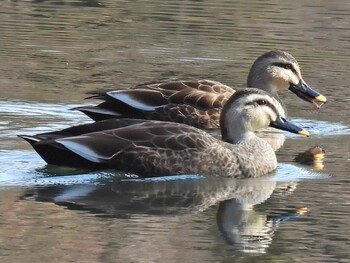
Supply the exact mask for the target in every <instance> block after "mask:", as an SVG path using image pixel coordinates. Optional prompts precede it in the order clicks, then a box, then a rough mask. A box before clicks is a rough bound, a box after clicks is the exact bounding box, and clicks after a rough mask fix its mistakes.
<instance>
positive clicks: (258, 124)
mask: <svg viewBox="0 0 350 263" xmlns="http://www.w3.org/2000/svg"><path fill="white" fill-rule="evenodd" d="M268 126H269V123H267V121H266V119H265V118H255V120H254V121H253V130H259V129H261V128H264V127H268Z"/></svg>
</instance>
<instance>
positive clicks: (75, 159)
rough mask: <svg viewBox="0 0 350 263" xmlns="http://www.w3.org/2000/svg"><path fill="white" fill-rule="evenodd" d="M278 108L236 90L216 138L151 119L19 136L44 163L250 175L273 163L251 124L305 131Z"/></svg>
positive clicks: (256, 92) (143, 172) (258, 93)
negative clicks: (56, 135) (71, 131)
mask: <svg viewBox="0 0 350 263" xmlns="http://www.w3.org/2000/svg"><path fill="white" fill-rule="evenodd" d="M283 114H284V111H283V107H282V105H281V104H280V102H279V101H278V100H277V99H276V98H274V97H273V96H271V95H270V94H269V93H267V92H265V91H263V90H260V89H255V88H249V89H242V90H239V91H237V92H235V93H234V94H233V95H232V96H231V97H230V99H229V100H228V101H227V103H226V104H225V105H224V107H223V110H222V113H221V118H220V129H221V135H222V136H221V137H222V139H221V140H219V139H217V138H215V137H213V136H211V135H209V134H208V133H207V132H206V131H204V130H201V129H198V128H196V127H193V126H190V125H187V124H183V123H175V122H165V121H154V120H148V121H145V122H141V123H135V124H130V125H127V126H124V127H119V128H114V129H107V130H101V131H94V132H89V131H88V132H87V133H81V135H77V136H68V137H66V136H64V135H62V137H61V138H58V139H54V138H49V137H47V138H45V136H44V137H41V136H40V135H38V136H35V135H34V136H28V135H20V137H21V138H23V139H25V140H26V141H28V142H29V143H30V144H31V145H32V146H33V148H34V149H35V150H36V152H37V153H38V154H39V155H40V156H41V157H42V158H43V159H44V160H45V161H46V162H47V163H48V164H54V165H62V166H71V167H78V168H89V169H115V170H118V171H122V172H125V173H127V174H134V175H137V176H139V177H155V176H170V175H181V174H207V173H209V174H214V175H217V176H223V177H235V178H250V177H259V176H262V175H264V174H267V173H269V172H271V171H273V170H274V169H276V166H277V160H276V155H275V152H274V150H273V149H272V147H271V146H270V145H269V144H268V143H267V142H266V141H265V140H263V139H261V138H259V137H258V136H256V134H255V131H256V130H258V129H261V128H265V127H268V126H270V127H274V128H277V129H281V130H286V131H289V132H292V133H297V134H301V135H305V136H309V133H308V132H307V131H306V130H304V129H302V128H300V127H298V126H297V125H295V124H293V123H292V122H290V121H288V120H286V119H285V118H284V117H282V116H283ZM90 131H91V130H90Z"/></svg>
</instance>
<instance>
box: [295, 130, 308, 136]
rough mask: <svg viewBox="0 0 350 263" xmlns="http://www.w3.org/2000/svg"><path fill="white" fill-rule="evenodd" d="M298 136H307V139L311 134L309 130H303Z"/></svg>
mask: <svg viewBox="0 0 350 263" xmlns="http://www.w3.org/2000/svg"><path fill="white" fill-rule="evenodd" d="M298 134H300V135H304V136H307V137H309V136H310V133H309V132H308V131H307V130H305V129H302V130H301V131H298Z"/></svg>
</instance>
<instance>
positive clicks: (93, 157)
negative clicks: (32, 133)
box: [56, 139, 106, 163]
mask: <svg viewBox="0 0 350 263" xmlns="http://www.w3.org/2000/svg"><path fill="white" fill-rule="evenodd" d="M56 142H58V143H60V144H62V145H63V146H64V147H66V148H67V149H68V150H70V151H72V152H74V153H75V154H77V155H79V156H81V157H83V158H85V159H86V160H89V161H91V162H95V163H102V161H103V160H106V157H105V156H101V155H99V154H97V153H96V152H95V151H94V150H93V149H91V148H89V147H87V146H86V145H83V144H81V143H79V142H75V141H71V140H69V139H58V140H56Z"/></svg>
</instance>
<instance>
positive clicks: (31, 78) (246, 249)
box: [0, 0, 350, 262]
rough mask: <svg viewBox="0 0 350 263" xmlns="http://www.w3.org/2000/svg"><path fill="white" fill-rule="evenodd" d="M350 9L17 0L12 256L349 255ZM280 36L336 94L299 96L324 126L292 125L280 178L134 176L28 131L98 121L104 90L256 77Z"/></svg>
mask: <svg viewBox="0 0 350 263" xmlns="http://www.w3.org/2000/svg"><path fill="white" fill-rule="evenodd" d="M349 12H350V2H349V1H347V0H337V1H326V0H323V1H322V0H321V1H320V0H317V1H316V0H311V1H301V0H295V1H292V2H288V4H287V5H286V2H285V1H279V0H274V1H257V0H254V1H249V2H248V1H224V0H222V1H221V0H219V1H215V2H212V1H152V0H150V1H130V0H129V1H127V0H126V1H110V0H106V1H94V0H81V1H79V0H76V1H69V0H68V1H50V0H48V1H45V0H36V1H2V2H1V10H0V61H1V63H0V259H1V261H2V262H349V260H350V250H349V247H350V201H349V200H350V191H349V184H350V179H349V175H350V173H349V167H350V141H349V139H350V118H349V117H350V110H349V109H350V107H349V102H350V99H349V98H350V87H349V83H350V81H349V80H350V76H349V68H350V60H349V57H350V20H349ZM275 48H277V49H283V50H286V51H288V52H290V53H291V54H293V55H294V56H295V57H296V58H297V60H298V61H299V63H300V65H301V68H302V73H303V76H304V79H305V81H306V82H307V83H308V84H309V85H311V86H314V87H315V88H316V89H317V90H319V91H320V92H321V93H322V94H323V95H325V96H326V97H327V98H328V100H329V101H328V103H327V104H326V105H324V106H323V107H322V108H321V109H320V110H314V109H311V107H310V105H308V104H306V103H304V102H302V101H301V100H299V99H296V97H295V96H294V95H292V93H290V92H286V93H285V94H283V99H284V101H285V103H286V105H287V107H288V110H289V115H290V116H291V118H292V119H293V120H294V121H295V122H296V123H299V124H300V125H301V126H303V127H305V128H307V129H308V130H309V131H310V132H311V133H312V136H311V137H310V138H302V137H297V136H293V135H290V134H286V135H285V136H286V137H284V136H281V135H279V137H280V140H279V142H278V143H279V144H281V145H282V144H283V146H282V147H281V148H280V149H279V151H278V152H277V157H278V160H279V165H278V169H277V171H276V172H274V173H273V174H271V175H269V176H265V177H263V178H258V179H255V180H251V179H249V180H233V179H222V178H215V177H201V176H196V175H188V176H176V177H173V178H171V179H169V178H168V179H166V178H158V179H156V180H141V179H125V178H123V177H122V174H118V173H115V172H114V171H100V172H91V171H84V170H77V169H65V168H59V167H54V166H47V165H45V162H44V161H43V160H42V159H41V158H40V157H39V156H38V155H37V154H36V152H35V151H34V150H33V149H32V148H31V147H30V146H29V145H28V144H27V143H26V142H25V141H23V140H21V139H19V138H18V137H17V136H16V135H18V134H35V133H39V132H45V131H52V130H56V129H61V128H65V127H69V126H71V125H74V124H78V123H79V124H80V123H87V122H89V119H88V118H87V117H85V116H83V114H81V113H79V112H76V111H72V110H70V109H71V108H74V107H77V106H81V105H89V104H94V103H97V102H96V101H91V100H90V101H89V100H84V98H85V97H86V94H85V93H86V92H87V91H89V90H94V89H100V88H112V87H128V86H131V85H133V84H137V83H142V82H147V81H151V80H155V79H160V78H167V77H178V78H181V77H182V78H183V77H195V78H207V79H213V80H217V81H221V82H223V83H225V84H228V85H233V86H236V87H244V85H245V81H246V76H247V73H248V70H249V67H250V66H251V64H252V62H253V61H254V60H255V58H256V57H257V56H258V55H260V54H262V53H264V52H266V51H268V50H271V49H275ZM263 135H264V136H265V137H266V136H270V135H271V134H270V135H269V134H268V133H266V134H263ZM283 142H284V143H283ZM314 146H319V147H321V148H322V149H324V150H325V151H326V152H325V155H324V157H323V158H320V159H318V160H313V159H312V158H311V157H310V153H309V149H310V148H312V147H314Z"/></svg>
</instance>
